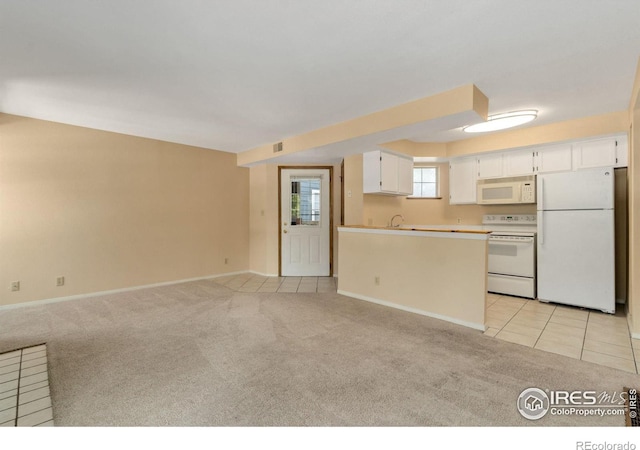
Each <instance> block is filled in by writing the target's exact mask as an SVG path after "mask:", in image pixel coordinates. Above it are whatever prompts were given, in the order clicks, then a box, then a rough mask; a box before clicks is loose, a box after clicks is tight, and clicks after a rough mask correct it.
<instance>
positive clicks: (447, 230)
mask: <svg viewBox="0 0 640 450" xmlns="http://www.w3.org/2000/svg"><path fill="white" fill-rule="evenodd" d="M340 228H355V229H363V230H385V231H425V232H434V233H472V234H490V233H491V232H490V231H486V230H466V229H452V228H427V227H424V228H423V227H420V226H416V227H407V226H401V227H374V226H367V225H341V226H340Z"/></svg>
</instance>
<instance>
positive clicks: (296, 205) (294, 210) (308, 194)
mask: <svg viewBox="0 0 640 450" xmlns="http://www.w3.org/2000/svg"><path fill="white" fill-rule="evenodd" d="M321 181H322V177H321V176H317V177H308V176H307V177H291V225H293V226H295V225H307V226H309V225H310V226H319V225H320V212H321V211H320V205H321V203H322V202H321V201H320V200H321V198H320V191H321V190H320V184H321Z"/></svg>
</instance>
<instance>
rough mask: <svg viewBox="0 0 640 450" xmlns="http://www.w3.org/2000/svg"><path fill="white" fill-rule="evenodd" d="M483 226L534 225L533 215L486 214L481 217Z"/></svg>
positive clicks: (534, 218) (534, 217)
mask: <svg viewBox="0 0 640 450" xmlns="http://www.w3.org/2000/svg"><path fill="white" fill-rule="evenodd" d="M482 224H483V225H505V224H519V225H535V224H536V215H535V214H513V215H509V214H487V215H484V216H482Z"/></svg>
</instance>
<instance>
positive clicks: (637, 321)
mask: <svg viewBox="0 0 640 450" xmlns="http://www.w3.org/2000/svg"><path fill="white" fill-rule="evenodd" d="M629 118H630V121H631V128H630V136H629V146H630V148H629V168H628V179H629V324H630V326H631V332H632V333H633V334H634V335H635V336H634V337H636V338H640V231H638V226H639V224H640V133H638V132H637V131H636V130H637V127H640V59H639V60H638V68H637V71H636V78H635V83H634V86H633V91H632V94H631V99H630V102H629Z"/></svg>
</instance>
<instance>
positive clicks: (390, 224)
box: [389, 214, 404, 228]
mask: <svg viewBox="0 0 640 450" xmlns="http://www.w3.org/2000/svg"><path fill="white" fill-rule="evenodd" d="M396 217H400V218H401V219H402V222H404V217H403V216H402V214H396V215H395V216H393V217H392V218H391V222H389V226H390V227H392V228H396V227H399V226H400V224H398V225H394V224H393V219H395V218H396ZM402 222H401V223H402Z"/></svg>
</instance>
